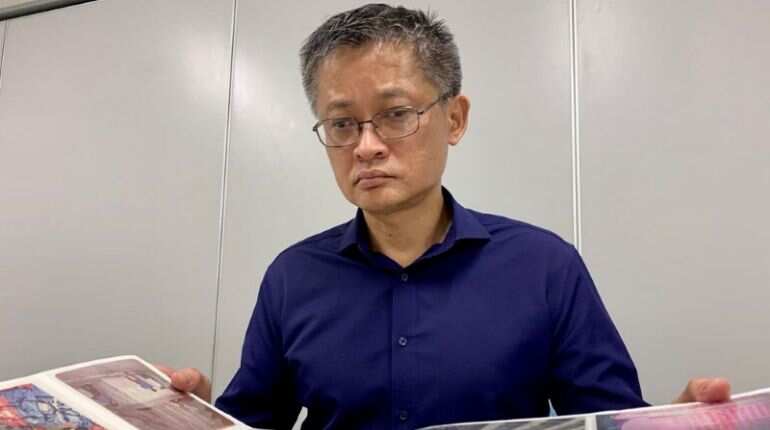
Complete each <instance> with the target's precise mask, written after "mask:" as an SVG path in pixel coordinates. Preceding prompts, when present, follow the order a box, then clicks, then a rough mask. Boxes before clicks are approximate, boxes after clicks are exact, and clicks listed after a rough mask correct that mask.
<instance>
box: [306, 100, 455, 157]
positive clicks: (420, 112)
mask: <svg viewBox="0 0 770 430" xmlns="http://www.w3.org/2000/svg"><path fill="white" fill-rule="evenodd" d="M450 94H451V93H444V94H442V95H440V96H438V98H436V100H434V101H432V102H430V103H429V104H428V105H427V106H425V107H424V108H423V109H421V110H418V109H417V108H415V107H414V106H396V107H392V108H390V109H385V110H383V111H380V112H377V113H376V114H374V115H372V117H371V119H368V120H366V121H358V120H357V119H355V118H353V117H338V118H325V119H322V120H320V121H318V122H317V123H315V125H314V126H313V129H312V130H313V132H314V133H315V135H316V137H318V141H319V142H321V145H323V146H325V147H327V148H347V147H349V146H353V145H355V143H356V142H357V141H358V139H356V140H353V141H352V142H351V143H348V144H346V145H327V144H326V143H325V142H324V140H323V138H322V137H321V133H320V132H319V131H318V129H319V128H320V127H321V126H322V125H323V124H324V123H325V122H326V121H332V120H341V119H351V120H353V121H354V122H355V123H356V124H357V125H358V137H359V138H360V137H361V134H362V133H363V131H364V124H369V123H371V124H372V127H373V128H374V132H375V133H376V134H377V136H378V137H379V138H380V139H382V140H383V141H393V140H399V139H403V138H405V137H409V136H411V135H413V134H415V133H417V132H418V131H420V117H422V115H423V114H424V113H425V112H427V111H429V110H430V109H431V108H432V107H433V106H435V105H437V104H438V103H439V102H440V101H443V100H447V99H449V97H450ZM399 109H410V110H413V111H415V113H417V127H415V129H414V131H411V132H409V133H407V134H405V135H403V136H398V137H383V136H381V135H380V133H379V132H378V131H377V128H378V127H377V123H376V122H375V119H376V118H377V117H378V116H380V115H382V114H384V113H386V112H391V111H395V110H399Z"/></svg>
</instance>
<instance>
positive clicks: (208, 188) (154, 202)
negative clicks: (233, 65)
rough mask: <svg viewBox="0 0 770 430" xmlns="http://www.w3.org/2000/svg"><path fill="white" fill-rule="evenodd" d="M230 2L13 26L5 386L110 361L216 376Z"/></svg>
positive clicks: (3, 96)
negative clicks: (124, 358)
mask: <svg viewBox="0 0 770 430" xmlns="http://www.w3.org/2000/svg"><path fill="white" fill-rule="evenodd" d="M232 17H233V2H231V1H230V2H223V1H217V2H210V1H206V0H199V1H195V2H192V1H186V0H185V1H182V0H179V1H176V2H169V1H144V0H142V1H138V0H131V1H122V0H102V1H98V2H94V3H86V4H83V5H80V6H74V7H70V8H67V9H62V10H56V11H52V12H47V13H43V14H39V15H33V16H26V17H21V18H17V19H13V20H10V21H8V22H7V23H6V25H7V27H8V28H7V37H6V42H5V52H4V60H3V64H2V77H1V79H2V87H1V88H0V208H2V209H0V345H3V346H4V347H3V350H4V353H3V354H2V358H0V379H6V378H10V377H12V376H20V375H23V374H25V373H29V372H33V371H38V370H42V369H45V368H47V367H51V366H57V365H64V364H67V363H71V362H75V361H81V360H86V359H92V358H97V357H100V356H104V355H113V354H119V353H133V352H136V353H139V354H142V355H143V356H146V357H147V358H148V359H151V360H154V361H160V362H167V363H174V364H176V365H181V364H186V363H189V365H194V366H199V367H200V368H202V369H204V370H206V371H210V370H211V362H212V348H213V344H214V324H215V307H216V300H217V299H216V297H217V272H218V257H219V241H220V208H221V193H222V185H223V184H222V176H223V175H222V172H223V163H224V160H223V154H224V147H225V145H224V144H225V135H226V130H227V128H226V127H227V106H228V85H229V76H230V72H229V70H230V47H231V39H232Z"/></svg>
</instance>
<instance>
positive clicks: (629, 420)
mask: <svg viewBox="0 0 770 430" xmlns="http://www.w3.org/2000/svg"><path fill="white" fill-rule="evenodd" d="M421 430H770V388H765V389H762V390H757V391H751V392H747V393H742V394H736V395H733V396H732V400H731V401H729V402H725V403H714V404H705V403H687V404H682V405H665V406H651V407H647V408H637V409H626V410H621V411H605V412H600V413H596V414H587V415H571V416H557V417H547V418H537V419H523V420H507V421H488V422H475V423H460V424H447V425H437V426H430V427H424V428H423V429H421Z"/></svg>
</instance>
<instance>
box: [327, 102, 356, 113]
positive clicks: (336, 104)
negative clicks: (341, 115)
mask: <svg viewBox="0 0 770 430" xmlns="http://www.w3.org/2000/svg"><path fill="white" fill-rule="evenodd" d="M352 104H353V102H351V101H350V100H337V101H333V102H331V103H329V104H328V105H326V112H331V111H333V110H335V109H344V108H346V107H350V106H351V105H352Z"/></svg>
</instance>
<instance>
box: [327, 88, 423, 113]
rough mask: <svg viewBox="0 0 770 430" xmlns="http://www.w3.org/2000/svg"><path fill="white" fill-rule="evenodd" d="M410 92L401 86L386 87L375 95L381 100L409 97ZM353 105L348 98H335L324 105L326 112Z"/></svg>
mask: <svg viewBox="0 0 770 430" xmlns="http://www.w3.org/2000/svg"><path fill="white" fill-rule="evenodd" d="M409 95H410V93H409V91H406V90H404V89H401V88H388V89H385V90H382V91H380V92H379V93H378V94H377V97H378V98H380V99H383V100H388V99H395V98H398V97H409ZM352 105H353V102H352V101H350V100H335V101H333V102H331V103H329V104H328V105H326V112H331V111H333V110H335V109H345V108H348V107H350V106H352Z"/></svg>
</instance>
